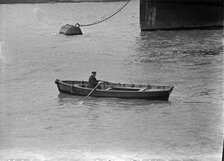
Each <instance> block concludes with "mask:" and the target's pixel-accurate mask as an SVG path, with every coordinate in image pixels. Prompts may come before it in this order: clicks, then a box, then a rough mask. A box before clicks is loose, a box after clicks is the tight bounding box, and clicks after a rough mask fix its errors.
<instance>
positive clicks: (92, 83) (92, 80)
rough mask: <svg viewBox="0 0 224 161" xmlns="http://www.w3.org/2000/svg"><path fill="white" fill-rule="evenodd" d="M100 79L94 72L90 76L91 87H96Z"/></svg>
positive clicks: (89, 85)
mask: <svg viewBox="0 0 224 161" xmlns="http://www.w3.org/2000/svg"><path fill="white" fill-rule="evenodd" d="M98 82H99V81H98V80H97V79H96V72H92V75H91V76H90V77H89V84H88V87H89V88H95V87H96V86H97V84H98ZM98 87H99V86H98Z"/></svg>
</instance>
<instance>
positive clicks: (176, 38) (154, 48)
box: [136, 30, 223, 56]
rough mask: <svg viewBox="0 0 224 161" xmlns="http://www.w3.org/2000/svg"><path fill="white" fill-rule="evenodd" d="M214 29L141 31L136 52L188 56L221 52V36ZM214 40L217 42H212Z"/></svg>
mask: <svg viewBox="0 0 224 161" xmlns="http://www.w3.org/2000/svg"><path fill="white" fill-rule="evenodd" d="M221 32H222V31H219V30H215V31H204V30H202V31H200V30H199V31H198V30H193V31H156V32H142V33H141V34H140V35H139V36H138V37H137V38H136V44H137V48H136V51H137V53H140V54H142V53H145V52H147V53H151V54H153V53H154V55H153V56H156V55H155V54H167V53H171V54H172V53H173V54H174V55H176V54H184V55H186V54H187V55H190V56H199V55H200V56H206V55H218V54H221V53H223V45H222V44H223V43H222V42H223V38H222V37H221ZM214 41H215V42H217V43H215V44H214Z"/></svg>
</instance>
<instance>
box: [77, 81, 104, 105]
mask: <svg viewBox="0 0 224 161" xmlns="http://www.w3.org/2000/svg"><path fill="white" fill-rule="evenodd" d="M101 83H103V82H100V81H99V82H98V84H97V85H96V87H95V88H93V90H92V91H91V92H90V93H89V94H88V95H87V96H86V97H85V98H84V99H83V101H81V102H80V103H79V104H83V102H84V101H85V100H86V99H87V98H88V97H89V96H90V95H91V94H92V93H93V91H94V90H95V89H96V88H97V87H98V86H99V85H100V84H101Z"/></svg>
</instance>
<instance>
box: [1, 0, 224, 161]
mask: <svg viewBox="0 0 224 161" xmlns="http://www.w3.org/2000/svg"><path fill="white" fill-rule="evenodd" d="M121 4H122V2H119V3H72V4H69V3H63V4H58V3H54V4H14V5H13V4H10V5H0V13H1V14H0V18H1V24H0V26H1V30H0V74H1V77H0V89H1V90H0V91H1V92H0V105H1V119H0V130H1V131H0V159H1V160H4V159H27V160H31V159H36V160H47V161H49V160H51V161H53V160H54V161H55V160H56V161H67V160H69V161H70V160H81V161H93V160H94V161H95V160H98V161H99V160H102V161H104V160H105V161H106V160H107V161H108V160H113V161H131V160H144V161H149V160H153V159H154V160H164V161H165V160H169V161H171V160H185V161H189V160H191V161H192V160H194V161H219V160H221V153H222V142H223V41H224V39H223V32H222V31H221V30H202V31H200V30H192V31H156V32H140V28H139V2H138V1H132V2H131V3H130V4H129V5H128V6H127V7H126V8H125V9H124V10H122V12H120V13H119V14H118V15H116V16H115V17H113V18H112V19H110V20H109V21H106V22H104V23H101V24H99V25H95V26H92V27H86V28H82V31H83V33H84V35H82V36H72V37H66V36H64V35H60V34H58V32H59V30H60V27H61V26H63V25H65V24H67V23H70V24H75V23H77V22H79V23H80V24H86V23H91V22H93V21H95V20H99V19H101V18H102V17H104V16H105V15H106V16H107V15H109V14H111V13H112V10H116V9H117V8H118V6H119V5H121ZM93 70H95V71H97V73H98V74H97V78H98V79H101V80H108V81H112V82H122V83H126V82H127V83H147V84H155V85H174V86H175V88H174V91H173V92H172V93H171V96H170V99H169V101H168V102H161V101H147V100H126V99H113V98H93V97H90V98H88V99H87V100H86V101H85V102H84V104H82V105H80V104H79V102H80V101H82V100H83V97H79V96H70V95H66V94H59V92H58V90H57V88H56V85H55V84H54V80H55V79H71V80H87V79H88V77H89V75H90V73H91V71H93Z"/></svg>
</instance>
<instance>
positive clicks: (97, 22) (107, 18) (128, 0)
mask: <svg viewBox="0 0 224 161" xmlns="http://www.w3.org/2000/svg"><path fill="white" fill-rule="evenodd" d="M130 1H131V0H127V2H126V3H125V4H124V5H123V6H122V7H121V8H120V9H119V10H117V11H116V12H115V13H113V14H112V15H110V16H108V17H106V18H104V19H102V20H99V21H96V22H93V23H90V24H81V25H80V24H79V23H77V24H76V25H75V26H77V27H79V26H81V27H82V26H92V25H96V24H99V23H102V22H104V21H106V20H109V19H110V18H112V17H113V16H115V15H116V14H118V13H119V12H120V11H121V10H122V9H123V8H124V7H126V6H127V5H128V3H129V2H130Z"/></svg>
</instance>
